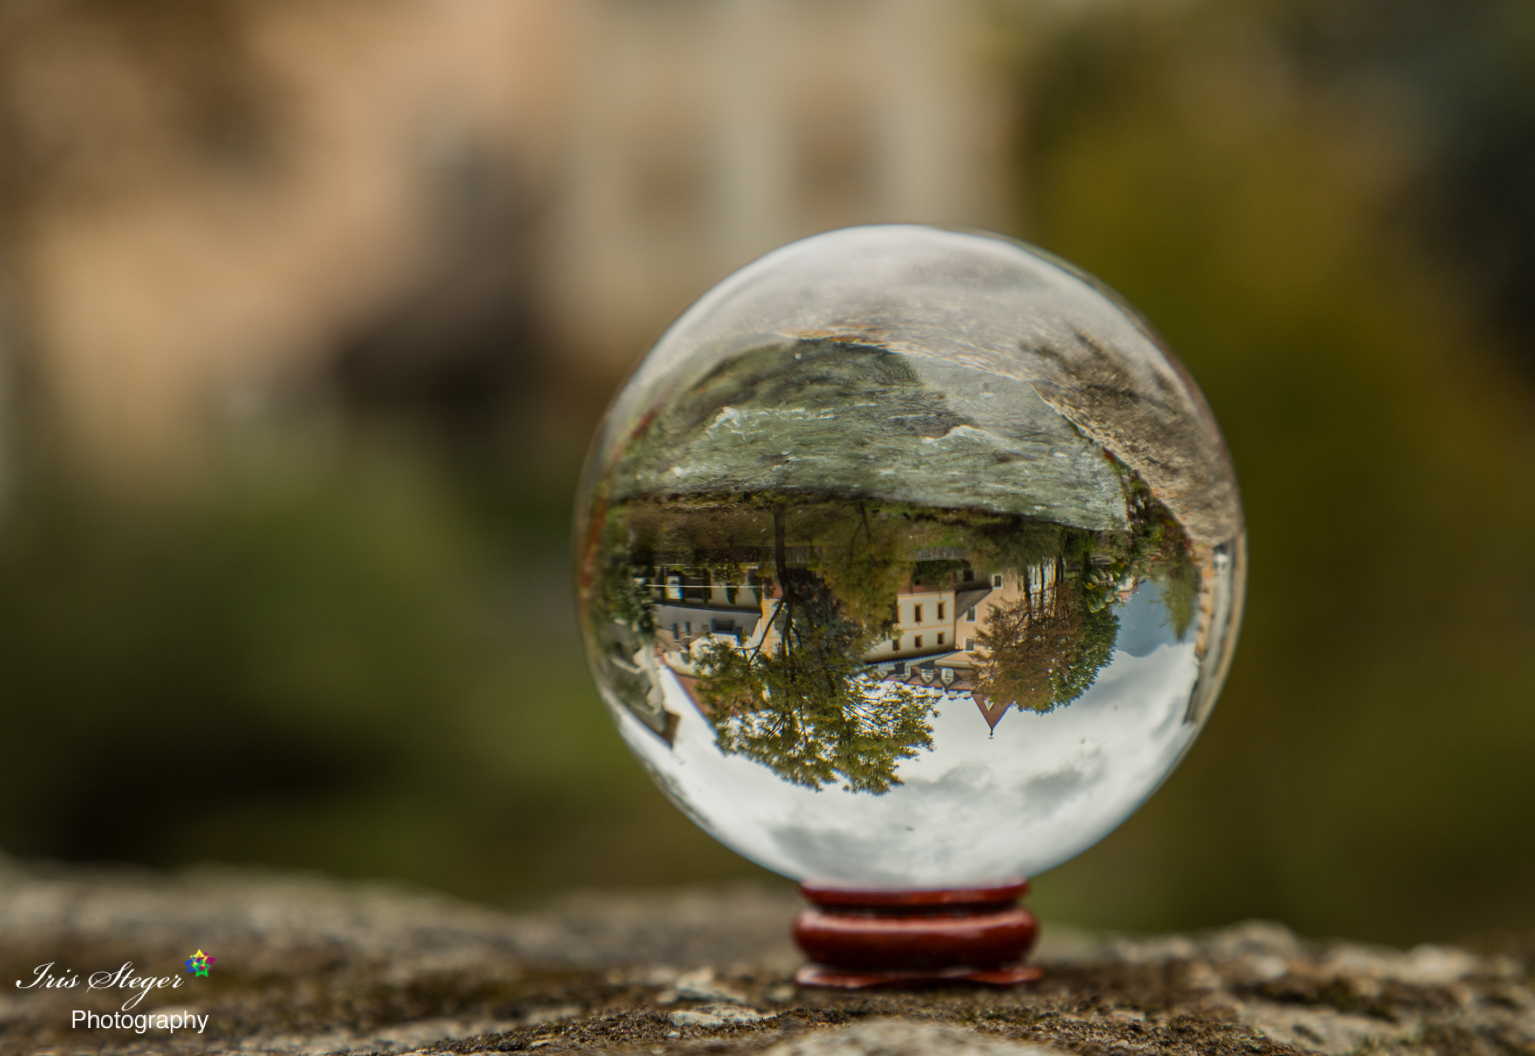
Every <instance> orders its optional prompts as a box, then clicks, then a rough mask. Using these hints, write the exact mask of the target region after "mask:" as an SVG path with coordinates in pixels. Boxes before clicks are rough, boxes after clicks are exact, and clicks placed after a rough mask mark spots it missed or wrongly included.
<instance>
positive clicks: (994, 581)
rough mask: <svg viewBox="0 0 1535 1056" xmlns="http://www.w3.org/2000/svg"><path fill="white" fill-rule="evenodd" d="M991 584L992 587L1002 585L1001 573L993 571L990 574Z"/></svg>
mask: <svg viewBox="0 0 1535 1056" xmlns="http://www.w3.org/2000/svg"><path fill="white" fill-rule="evenodd" d="M991 585H992V586H994V587H1000V586H1001V585H1002V573H1000V572H993V573H992V574H991Z"/></svg>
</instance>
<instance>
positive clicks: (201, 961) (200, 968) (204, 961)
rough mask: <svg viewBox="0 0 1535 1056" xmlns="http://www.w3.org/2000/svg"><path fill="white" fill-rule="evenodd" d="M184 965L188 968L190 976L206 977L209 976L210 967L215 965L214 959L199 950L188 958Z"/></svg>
mask: <svg viewBox="0 0 1535 1056" xmlns="http://www.w3.org/2000/svg"><path fill="white" fill-rule="evenodd" d="M184 963H185V964H186V966H187V974H188V975H202V976H206V975H207V974H208V966H209V965H210V964H212V963H213V958H212V957H209V956H208V955H207V954H206V953H204V952H203V951H202V950H198V951H197V952H196V953H194V954H192V956H190V957H188V958H187V959H186V961H185V962H184Z"/></svg>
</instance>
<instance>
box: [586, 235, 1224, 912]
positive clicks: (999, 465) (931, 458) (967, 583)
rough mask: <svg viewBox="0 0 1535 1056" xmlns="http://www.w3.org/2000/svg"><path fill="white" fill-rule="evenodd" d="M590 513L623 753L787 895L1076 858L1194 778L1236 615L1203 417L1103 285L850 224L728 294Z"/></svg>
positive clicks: (691, 337) (595, 481) (705, 317)
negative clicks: (1181, 774)
mask: <svg viewBox="0 0 1535 1056" xmlns="http://www.w3.org/2000/svg"><path fill="white" fill-rule="evenodd" d="M578 502H579V505H578V509H577V518H576V551H577V553H576V561H577V593H578V607H579V612H580V618H581V624H582V628H583V632H584V635H585V639H586V645H587V649H588V655H589V657H590V660H591V666H592V671H593V674H594V675H595V677H596V681H597V685H598V687H599V689H600V690H601V693H602V698H603V700H604V701H605V702H606V704H607V706H608V708H609V710H610V711H611V713H612V715H613V719H614V721H615V722H616V723H617V724H618V728H619V730H620V731H621V733H622V735H623V737H624V740H625V741H626V742H627V743H628V745H629V747H630V748H631V749H633V751H634V753H635V754H636V755H637V756H638V757H639V759H640V761H641V763H642V764H643V765H644V766H645V768H646V770H647V771H648V772H649V773H650V775H651V777H652V778H653V779H654V780H655V782H656V784H657V785H659V786H660V787H661V789H662V790H663V791H664V792H665V793H666V795H667V796H668V797H669V798H670V799H671V800H672V801H673V802H674V803H675V804H676V805H677V806H678V807H679V808H681V809H682V810H683V811H684V812H686V813H687V815H688V816H689V817H690V818H692V819H693V820H694V821H696V822H697V823H698V824H699V825H701V826H703V828H704V829H706V830H707V831H708V832H709V833H711V834H712V835H713V836H715V837H716V838H717V839H719V840H720V841H722V842H723V843H725V844H726V845H727V846H729V847H731V848H733V849H734V850H736V851H738V852H740V853H741V854H743V855H745V856H746V857H748V858H750V859H752V860H753V861H756V862H759V863H761V864H762V865H764V866H767V867H768V868H769V869H773V870H775V871H777V872H779V873H783V874H785V875H787V876H791V877H794V878H796V879H800V880H806V879H809V880H817V881H827V882H834V883H849V884H859V885H869V886H878V887H888V888H924V887H953V886H962V885H970V884H979V883H986V882H994V881H997V882H999V881H1004V880H1010V879H1014V878H1021V877H1026V876H1032V875H1035V874H1037V873H1038V872H1040V871H1041V870H1044V869H1048V868H1050V867H1052V866H1054V865H1057V864H1059V863H1060V862H1063V861H1065V860H1066V859H1068V858H1070V857H1072V856H1073V855H1076V854H1078V853H1080V852H1081V851H1083V850H1084V849H1086V848H1087V847H1089V846H1091V845H1092V844H1093V843H1095V842H1096V841H1098V840H1099V839H1101V838H1102V837H1103V836H1105V835H1106V834H1107V833H1108V832H1109V831H1110V830H1112V829H1113V828H1114V827H1115V826H1116V825H1118V824H1119V823H1120V822H1121V821H1123V820H1124V819H1125V818H1126V817H1127V816H1128V815H1129V814H1130V813H1131V812H1132V811H1134V810H1135V808H1136V807H1137V806H1138V805H1139V804H1140V803H1141V802H1142V801H1143V800H1144V799H1145V798H1146V797H1147V796H1148V795H1150V794H1151V792H1152V791H1153V790H1154V789H1155V788H1156V787H1157V785H1158V784H1160V783H1161V781H1162V780H1163V779H1164V778H1165V777H1166V776H1167V774H1168V773H1169V772H1170V771H1171V770H1172V769H1173V767H1174V766H1176V765H1177V763H1178V761H1179V759H1180V758H1181V757H1182V755H1183V753H1184V752H1185V751H1187V750H1188V748H1189V745H1190V744H1191V743H1192V742H1193V740H1194V738H1195V737H1196V736H1197V735H1198V733H1199V730H1200V727H1201V726H1202V725H1203V724H1204V721H1205V719H1206V718H1207V717H1208V715H1209V713H1210V709H1211V707H1212V705H1213V704H1214V702H1215V697H1216V694H1217V693H1218V691H1219V689H1220V684H1221V681H1222V679H1223V678H1224V676H1225V672H1226V668H1227V665H1228V663H1229V660H1230V656H1231V651H1232V647H1233V645H1234V642H1235V638H1236V630H1237V625H1238V621H1239V618H1240V613H1241V598H1242V586H1243V577H1244V567H1243V566H1244V536H1243V524H1242V511H1241V505H1240V501H1239V499H1238V495H1237V486H1236V480H1235V477H1234V476H1233V474H1232V470H1231V465H1230V461H1229V459H1228V456H1227V454H1226V451H1225V448H1224V445H1223V443H1222V440H1221V437H1220V433H1219V431H1218V430H1217V428H1216V425H1215V421H1214V419H1213V418H1212V416H1211V414H1210V412H1209V409H1208V408H1207V407H1206V405H1205V403H1204V400H1203V398H1202V397H1201V395H1200V393H1199V390H1198V389H1197V388H1196V387H1195V385H1194V383H1193V381H1192V380H1191V379H1190V377H1189V376H1188V374H1187V373H1186V372H1185V371H1184V369H1183V368H1182V366H1181V365H1180V364H1179V363H1178V362H1177V361H1176V360H1175V359H1174V358H1173V356H1172V354H1171V353H1170V352H1169V351H1168V350H1167V348H1166V346H1165V345H1164V344H1163V343H1162V341H1161V340H1160V339H1159V338H1158V337H1157V335H1156V334H1155V333H1154V332H1153V331H1152V330H1151V328H1150V327H1149V326H1148V325H1147V323H1146V322H1145V321H1144V320H1142V319H1141V317H1140V316H1139V315H1137V314H1136V313H1135V311H1134V310H1133V309H1131V308H1130V307H1129V306H1128V305H1127V304H1125V302H1124V301H1122V300H1121V299H1119V297H1118V296H1117V295H1115V294H1114V293H1113V292H1112V291H1110V290H1108V289H1107V288H1106V287H1104V286H1103V285H1101V284H1100V283H1098V282H1097V281H1096V280H1094V279H1092V278H1091V277H1089V276H1087V275H1085V274H1083V273H1082V272H1080V271H1078V270H1076V269H1075V268H1073V267H1071V266H1070V265H1068V264H1066V263H1064V262H1062V261H1060V260H1058V259H1056V258H1054V257H1051V256H1049V255H1047V254H1045V253H1042V252H1041V251H1039V250H1037V249H1033V248H1031V247H1028V246H1025V245H1022V244H1020V243H1018V242H1014V241H1011V240H1009V239H1005V238H1002V237H999V236H993V235H986V234H981V233H968V232H959V231H951V230H942V229H937V228H930V227H922V226H910V225H898V226H897V225H892V226H878V227H858V228H849V229H845V230H841V231H833V232H830V233H828V234H823V235H818V236H816V237H813V238H808V239H805V240H804V241H801V242H796V243H794V244H792V245H789V246H785V247H784V248H782V249H779V250H777V251H775V252H773V253H770V254H768V255H767V256H765V257H763V258H762V259H760V260H758V261H756V262H755V263H753V264H750V265H748V266H747V267H745V268H743V269H741V270H740V271H738V272H736V273H735V274H734V275H731V276H730V277H729V278H727V279H725V280H724V281H723V282H721V283H720V284H719V285H718V286H716V287H714V289H712V290H710V291H709V292H708V293H706V294H705V295H704V296H703V297H702V298H700V299H699V300H698V301H697V302H696V303H695V304H693V306H692V307H690V308H689V309H688V310H687V311H686V312H685V313H683V315H682V316H681V318H679V319H678V320H677V321H676V323H674V324H673V325H672V327H671V328H670V329H669V330H667V332H666V333H665V334H664V335H663V336H662V337H661V339H660V340H659V341H658V342H657V343H656V345H655V347H654V348H653V349H652V350H651V351H650V354H649V355H648V356H646V357H645V359H644V361H643V362H641V363H640V365H639V367H638V368H637V369H636V370H635V372H634V374H633V376H632V377H631V378H630V379H629V381H628V383H627V384H626V385H625V386H624V388H623V390H622V391H621V392H620V393H619V395H618V397H617V398H616V399H615V401H614V403H613V405H612V408H611V409H610V410H609V412H608V415H607V417H606V419H605V421H604V422H603V424H602V426H601V428H600V430H599V433H598V435H597V438H596V441H595V443H594V446H593V449H592V453H591V456H590V458H589V461H588V463H587V469H586V473H585V477H584V479H583V483H582V486H581V491H580V497H579V500H578Z"/></svg>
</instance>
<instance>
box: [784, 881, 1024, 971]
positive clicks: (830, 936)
mask: <svg viewBox="0 0 1535 1056" xmlns="http://www.w3.org/2000/svg"><path fill="white" fill-rule="evenodd" d="M1028 889H1029V885H1028V883H1027V882H1024V881H1020V882H1018V883H1012V884H998V885H995V886H992V887H971V888H944V889H939V890H927V891H902V890H878V889H858V888H849V887H838V886H835V885H830V884H816V883H804V884H801V885H800V891H801V893H802V894H804V896H805V898H806V899H808V900H809V901H810V902H811V903H812V904H813V905H812V907H811V908H809V909H806V910H804V911H802V912H801V913H800V915H799V916H798V917H797V918H796V919H795V921H794V941H795V942H797V943H799V946H800V949H802V950H804V951H805V953H806V954H807V955H808V956H809V957H810V959H811V961H812V962H814V963H811V964H807V965H805V967H803V968H801V969H800V970H799V972H798V974H796V975H795V982H797V983H799V984H800V985H801V986H828V987H838V988H842V989H863V988H865V987H907V986H938V985H944V984H953V983H970V984H979V985H982V986H1017V985H1019V984H1020V983H1031V982H1034V981H1035V980H1036V979H1038V978H1040V976H1041V974H1042V973H1041V972H1040V970H1039V969H1038V968H1035V967H1032V966H1029V965H1024V964H1021V963H1019V962H1020V961H1021V960H1022V958H1023V955H1024V954H1025V953H1026V952H1027V951H1028V949H1029V947H1030V946H1032V945H1033V944H1034V936H1035V933H1036V932H1038V930H1039V924H1038V922H1037V921H1036V920H1035V919H1034V915H1033V914H1032V913H1030V912H1028V910H1025V909H1020V908H1019V907H1018V905H1017V902H1018V898H1019V897H1020V896H1021V895H1023V894H1024V893H1025V892H1027V891H1028Z"/></svg>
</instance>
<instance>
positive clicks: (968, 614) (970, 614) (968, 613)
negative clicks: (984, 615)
mask: <svg viewBox="0 0 1535 1056" xmlns="http://www.w3.org/2000/svg"><path fill="white" fill-rule="evenodd" d="M965 619H967V620H969V621H970V622H971V623H974V622H975V606H974V605H972V606H970V607H969V608H968V609H966V610H965Z"/></svg>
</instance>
